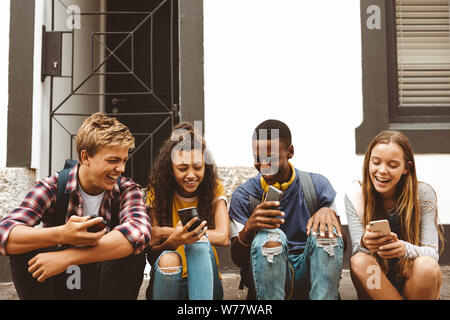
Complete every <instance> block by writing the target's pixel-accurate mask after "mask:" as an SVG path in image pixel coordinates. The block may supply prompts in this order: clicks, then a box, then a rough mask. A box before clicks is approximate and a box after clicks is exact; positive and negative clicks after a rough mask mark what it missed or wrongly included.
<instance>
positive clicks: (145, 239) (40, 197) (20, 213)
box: [0, 165, 150, 255]
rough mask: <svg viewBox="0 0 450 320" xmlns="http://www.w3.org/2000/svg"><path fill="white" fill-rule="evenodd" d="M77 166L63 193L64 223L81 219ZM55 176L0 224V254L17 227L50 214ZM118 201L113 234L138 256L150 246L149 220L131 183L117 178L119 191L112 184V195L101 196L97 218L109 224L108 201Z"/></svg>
mask: <svg viewBox="0 0 450 320" xmlns="http://www.w3.org/2000/svg"><path fill="white" fill-rule="evenodd" d="M78 167H79V165H76V166H75V167H73V168H72V169H71V170H70V173H69V180H68V182H67V186H66V191H65V192H66V193H70V197H69V205H68V208H67V215H66V222H67V220H68V219H69V218H70V216H72V215H77V216H80V217H81V216H83V199H82V197H81V194H80V192H79V191H78V188H77V187H78V179H77V173H78ZM57 183H58V173H54V174H53V175H51V176H50V177H47V178H44V179H42V180H41V181H39V182H38V183H37V184H36V185H35V186H34V188H33V189H32V190H31V191H30V192H29V193H28V194H27V196H26V197H25V199H24V200H23V201H22V203H21V204H20V206H19V207H18V208H16V209H15V210H13V211H12V212H11V213H10V214H8V215H7V216H6V217H4V218H3V219H2V220H1V221H0V254H2V255H6V254H7V253H6V243H7V241H8V237H9V233H10V232H11V230H12V229H13V228H14V227H15V226H18V225H27V226H30V227H34V226H36V225H38V224H39V223H40V222H41V221H42V222H43V223H44V227H47V226H46V225H45V221H47V219H46V218H48V217H49V216H51V215H52V214H54V209H55V208H54V207H55V205H56V198H57ZM117 197H119V201H118V202H119V203H120V206H119V219H118V220H119V225H117V226H116V227H115V228H114V230H118V231H120V232H121V233H122V234H123V235H124V236H125V237H126V238H127V239H128V241H130V243H131V244H132V245H133V247H134V249H135V251H134V254H139V253H141V252H142V251H143V250H144V249H145V248H146V247H147V246H148V244H149V242H150V219H149V217H148V215H147V211H146V209H145V204H144V201H143V197H142V192H141V188H140V186H139V185H138V184H136V183H135V182H134V181H133V180H131V179H128V178H125V177H120V189H119V185H118V184H117V183H116V185H115V186H114V189H113V190H112V191H109V192H108V191H107V192H105V196H104V198H103V201H102V205H101V207H100V211H99V215H100V216H101V217H103V218H104V219H105V220H106V221H107V222H108V227H107V228H106V230H107V232H109V231H111V230H110V222H111V200H112V199H115V198H117Z"/></svg>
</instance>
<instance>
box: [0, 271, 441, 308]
mask: <svg viewBox="0 0 450 320" xmlns="http://www.w3.org/2000/svg"><path fill="white" fill-rule="evenodd" d="M441 269H442V275H443V281H442V288H441V299H442V300H450V266H443V267H441ZM222 284H223V288H224V299H225V300H244V299H245V297H246V296H247V292H246V290H239V275H238V274H236V273H222ZM147 286H148V279H145V280H144V282H143V283H142V287H141V290H140V293H139V297H138V299H139V300H144V299H145V290H146V289H147ZM339 293H340V295H341V299H342V300H355V299H356V291H355V288H354V287H353V283H352V280H351V278H350V271H349V270H348V269H344V270H343V271H342V280H341V284H340V287H339ZM17 299H18V297H17V294H16V290H15V288H14V285H13V284H12V283H11V282H4V283H0V300H17Z"/></svg>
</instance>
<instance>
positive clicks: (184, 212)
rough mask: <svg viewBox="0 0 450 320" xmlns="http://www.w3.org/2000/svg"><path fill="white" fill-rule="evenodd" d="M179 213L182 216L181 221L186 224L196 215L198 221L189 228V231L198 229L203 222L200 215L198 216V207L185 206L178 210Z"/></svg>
mask: <svg viewBox="0 0 450 320" xmlns="http://www.w3.org/2000/svg"><path fill="white" fill-rule="evenodd" d="M178 215H179V216H180V220H181V223H182V224H183V226H185V225H186V224H187V223H188V222H189V221H191V219H192V218H194V217H196V218H197V221H195V222H194V224H193V225H192V226H191V227H190V228H189V229H188V231H189V232H191V231H193V230H195V229H197V227H198V226H199V225H200V224H201V221H200V217H199V216H198V212H197V208H196V207H191V208H185V209H180V210H178Z"/></svg>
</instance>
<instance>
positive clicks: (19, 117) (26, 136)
mask: <svg viewBox="0 0 450 320" xmlns="http://www.w3.org/2000/svg"><path fill="white" fill-rule="evenodd" d="M10 3H11V20H10V36H9V46H10V47H9V89H8V96H9V101H8V138H7V139H8V142H7V148H8V151H7V160H6V166H7V167H30V164H31V138H32V120H33V59H34V12H35V9H34V8H35V6H34V5H35V1H34V0H11V2H10Z"/></svg>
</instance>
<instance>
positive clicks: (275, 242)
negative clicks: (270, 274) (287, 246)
mask: <svg viewBox="0 0 450 320" xmlns="http://www.w3.org/2000/svg"><path fill="white" fill-rule="evenodd" d="M280 238H281V237H280V235H279V234H278V233H275V232H272V233H269V236H268V239H267V241H266V242H265V243H264V245H263V246H262V247H261V254H262V255H263V256H265V257H267V261H268V262H269V263H272V262H273V258H274V257H275V256H277V255H279V254H280V253H281V252H282V251H283V245H282V243H281V242H280V240H281V239H280Z"/></svg>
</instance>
